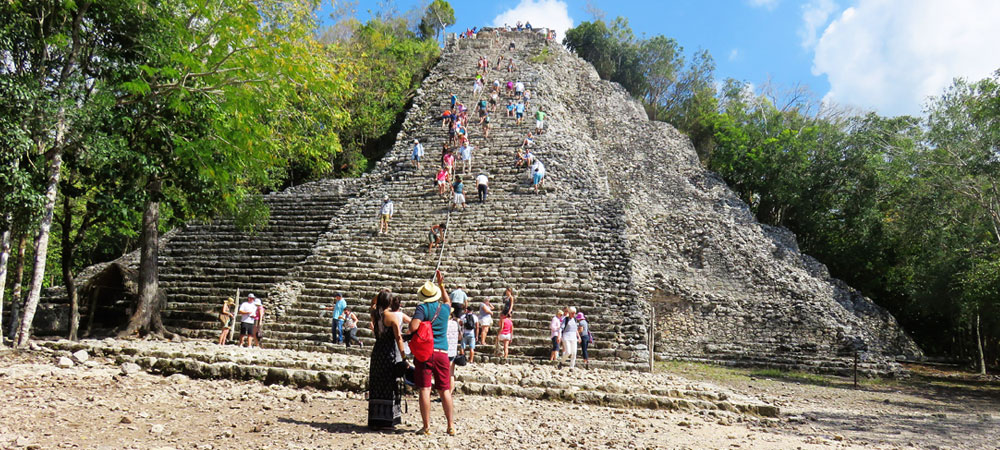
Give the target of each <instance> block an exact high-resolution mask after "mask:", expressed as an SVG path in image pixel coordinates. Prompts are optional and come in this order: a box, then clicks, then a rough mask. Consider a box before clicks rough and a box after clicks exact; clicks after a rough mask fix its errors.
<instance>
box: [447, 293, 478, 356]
mask: <svg viewBox="0 0 1000 450" xmlns="http://www.w3.org/2000/svg"><path fill="white" fill-rule="evenodd" d="M452 301H453V302H454V300H452ZM459 323H460V324H461V325H462V342H461V346H460V347H461V349H462V354H463V355H464V354H465V350H466V349H468V350H469V356H468V358H469V359H468V361H469V363H470V364H471V363H472V360H474V359H476V327H478V326H479V316H477V315H476V313H475V312H473V311H472V305H470V304H468V303H466V305H465V314H463V315H462V319H461V320H459Z"/></svg>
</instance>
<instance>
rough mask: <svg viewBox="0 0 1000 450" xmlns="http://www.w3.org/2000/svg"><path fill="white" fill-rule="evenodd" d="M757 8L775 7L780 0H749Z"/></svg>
mask: <svg viewBox="0 0 1000 450" xmlns="http://www.w3.org/2000/svg"><path fill="white" fill-rule="evenodd" d="M747 1H748V2H749V3H750V6H753V7H755V8H767V9H774V8H775V7H776V6H778V2H779V1H780V0H747Z"/></svg>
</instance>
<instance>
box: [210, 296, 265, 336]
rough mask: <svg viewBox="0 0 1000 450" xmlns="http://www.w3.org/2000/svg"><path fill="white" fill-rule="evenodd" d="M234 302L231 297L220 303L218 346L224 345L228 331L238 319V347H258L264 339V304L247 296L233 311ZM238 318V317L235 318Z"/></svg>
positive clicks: (255, 298)
mask: <svg viewBox="0 0 1000 450" xmlns="http://www.w3.org/2000/svg"><path fill="white" fill-rule="evenodd" d="M234 306H236V300H235V299H233V298H232V297H230V298H228V299H226V301H225V302H223V303H222V311H221V312H220V313H219V320H220V321H221V322H222V333H221V334H220V335H219V345H224V344H225V343H226V338H228V337H229V332H230V330H231V329H232V328H233V327H234V326H235V325H236V319H237V318H238V319H239V323H240V330H239V342H238V344H237V345H239V346H240V347H243V346H246V347H260V346H261V345H260V342H261V339H263V337H264V328H263V327H264V304H263V303H262V302H261V301H260V299H259V298H257V297H255V296H254V295H253V294H249V295H247V299H246V301H244V302H243V303H240V306H239V308H237V309H236V310H235V311H234V309H233V307H234ZM237 316H238V317H237Z"/></svg>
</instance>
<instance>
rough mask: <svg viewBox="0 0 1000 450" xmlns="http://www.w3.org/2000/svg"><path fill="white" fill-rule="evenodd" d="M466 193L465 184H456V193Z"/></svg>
mask: <svg viewBox="0 0 1000 450" xmlns="http://www.w3.org/2000/svg"><path fill="white" fill-rule="evenodd" d="M464 191H465V184H464V183H462V182H461V181H459V182H456V183H455V193H456V194H462V193H464Z"/></svg>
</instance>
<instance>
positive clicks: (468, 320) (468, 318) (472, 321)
mask: <svg viewBox="0 0 1000 450" xmlns="http://www.w3.org/2000/svg"><path fill="white" fill-rule="evenodd" d="M465 329H466V330H475V329H476V318H475V317H473V315H472V314H471V313H469V314H466V315H465Z"/></svg>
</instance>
